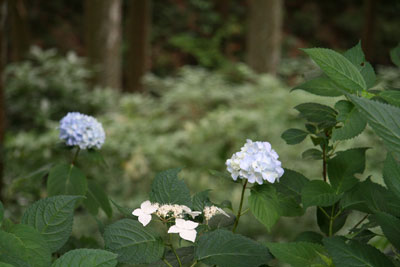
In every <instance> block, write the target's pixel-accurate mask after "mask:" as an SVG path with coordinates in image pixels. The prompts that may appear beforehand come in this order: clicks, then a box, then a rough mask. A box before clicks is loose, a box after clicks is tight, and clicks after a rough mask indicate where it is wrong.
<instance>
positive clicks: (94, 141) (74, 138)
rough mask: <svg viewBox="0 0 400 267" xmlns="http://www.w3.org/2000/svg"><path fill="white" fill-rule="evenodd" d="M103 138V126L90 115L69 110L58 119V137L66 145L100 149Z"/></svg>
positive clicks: (104, 136)
mask: <svg viewBox="0 0 400 267" xmlns="http://www.w3.org/2000/svg"><path fill="white" fill-rule="evenodd" d="M105 138H106V135H105V133H104V129H103V126H102V125H101V123H100V122H98V121H97V120H96V119H95V118H93V117H91V116H88V115H85V114H81V113H79V112H69V113H68V114H67V115H66V116H65V117H64V118H62V119H61V121H60V139H61V140H63V141H65V143H66V145H67V146H78V147H79V148H80V149H89V148H98V149H100V148H101V146H102V145H103V144H104V141H105Z"/></svg>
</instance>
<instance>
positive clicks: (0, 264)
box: [0, 262, 15, 267]
mask: <svg viewBox="0 0 400 267" xmlns="http://www.w3.org/2000/svg"><path fill="white" fill-rule="evenodd" d="M0 267H15V265H11V264H8V263H5V262H0Z"/></svg>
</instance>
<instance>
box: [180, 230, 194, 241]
mask: <svg viewBox="0 0 400 267" xmlns="http://www.w3.org/2000/svg"><path fill="white" fill-rule="evenodd" d="M196 235H197V232H196V230H181V231H180V232H179V236H180V237H181V238H182V239H185V240H188V241H191V242H194V241H195V240H196Z"/></svg>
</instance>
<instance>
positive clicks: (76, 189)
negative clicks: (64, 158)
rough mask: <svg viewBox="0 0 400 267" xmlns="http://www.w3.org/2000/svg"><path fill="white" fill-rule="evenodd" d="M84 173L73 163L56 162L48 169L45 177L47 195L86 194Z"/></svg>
mask: <svg viewBox="0 0 400 267" xmlns="http://www.w3.org/2000/svg"><path fill="white" fill-rule="evenodd" d="M86 189H87V181H86V177H85V174H84V173H83V172H82V171H81V170H80V169H78V168H77V167H76V166H75V165H73V164H58V165H55V166H54V167H53V168H51V169H50V172H49V177H48V179H47V192H48V194H49V196H55V195H80V196H84V195H86Z"/></svg>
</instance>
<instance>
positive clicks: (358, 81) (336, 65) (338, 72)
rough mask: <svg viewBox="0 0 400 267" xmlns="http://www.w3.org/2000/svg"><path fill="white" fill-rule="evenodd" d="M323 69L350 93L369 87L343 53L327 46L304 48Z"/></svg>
mask: <svg viewBox="0 0 400 267" xmlns="http://www.w3.org/2000/svg"><path fill="white" fill-rule="evenodd" d="M304 52H306V53H307V54H308V55H309V56H310V57H311V58H312V59H313V60H314V61H315V63H317V65H318V66H319V67H320V68H321V69H322V71H323V72H324V73H325V74H326V75H327V76H328V77H329V78H330V79H332V80H333V81H334V82H335V83H337V84H338V85H339V86H340V87H341V88H343V89H345V90H346V91H348V92H350V93H355V92H357V91H362V90H365V89H367V86H366V83H365V81H364V78H363V76H362V75H361V74H360V72H359V70H358V69H357V68H356V67H355V66H354V65H353V64H352V63H351V62H350V61H349V60H348V59H346V58H345V57H344V56H342V55H341V54H339V53H337V52H335V51H333V50H330V49H325V48H310V49H304Z"/></svg>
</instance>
